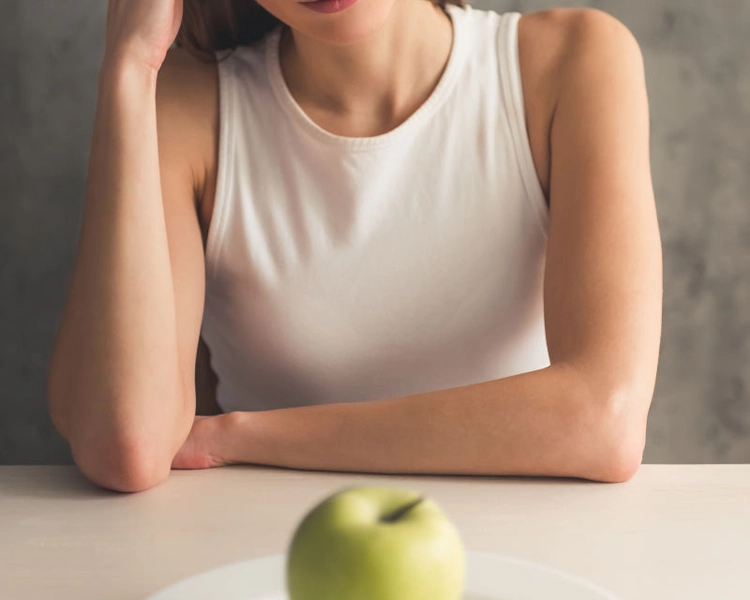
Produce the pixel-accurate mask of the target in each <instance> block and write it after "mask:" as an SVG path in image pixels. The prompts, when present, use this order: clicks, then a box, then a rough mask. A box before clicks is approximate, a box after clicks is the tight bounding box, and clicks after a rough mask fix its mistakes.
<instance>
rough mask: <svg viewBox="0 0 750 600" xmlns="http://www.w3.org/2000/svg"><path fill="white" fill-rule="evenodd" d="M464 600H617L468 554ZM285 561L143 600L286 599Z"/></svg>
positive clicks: (559, 577) (566, 578) (575, 582)
mask: <svg viewBox="0 0 750 600" xmlns="http://www.w3.org/2000/svg"><path fill="white" fill-rule="evenodd" d="M466 558H467V565H466V566H467V572H466V594H465V596H464V600H617V597H616V596H615V595H614V594H612V593H610V592H605V591H604V590H602V589H601V588H598V587H596V586H595V585H594V584H592V583H589V582H587V581H585V580H583V579H580V578H577V577H573V576H571V575H567V574H565V573H562V572H560V571H556V570H554V569H549V568H546V567H543V566H541V565H538V564H535V563H532V562H528V561H524V560H518V559H515V558H508V557H505V556H497V555H495V554H487V553H483V552H467V553H466ZM285 564H286V556H285V555H283V554H278V555H275V556H267V557H264V558H257V559H254V560H246V561H243V562H239V563H234V564H231V565H227V566H226V567H220V568H218V569H214V570H212V571H208V572H206V573H201V574H200V575H195V576H193V577H190V578H188V579H184V580H183V581H180V582H178V583H175V584H174V585H171V586H169V587H168V588H167V589H165V590H162V591H161V592H158V593H156V594H154V595H153V596H150V597H149V598H148V599H147V600H288V599H287V595H286V592H285V591H284V589H285V584H284V568H285Z"/></svg>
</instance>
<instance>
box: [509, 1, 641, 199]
mask: <svg viewBox="0 0 750 600" xmlns="http://www.w3.org/2000/svg"><path fill="white" fill-rule="evenodd" d="M518 47H519V61H520V67H521V77H522V82H523V93H524V103H525V107H526V120H527V128H528V133H529V141H530V145H531V151H532V155H533V157H534V162H535V165H536V169H537V174H538V176H539V180H540V183H541V185H542V188H543V189H544V191H545V195H547V197H548V198H549V184H550V169H551V156H550V131H551V129H552V122H553V119H554V115H555V112H556V110H557V107H558V103H559V101H560V97H561V95H562V94H563V93H564V92H565V91H566V90H570V89H573V90H575V89H578V90H580V89H581V87H582V86H583V87H585V88H586V89H589V90H591V91H592V92H594V93H596V92H597V90H604V89H606V87H607V85H606V84H607V83H608V82H609V81H610V80H611V79H612V76H613V75H615V74H617V77H620V78H621V77H622V75H623V74H625V75H626V77H627V78H628V79H629V80H630V82H631V84H632V85H643V87H645V83H643V59H642V55H641V51H640V48H639V45H638V42H637V41H636V39H635V36H633V34H632V33H631V32H630V30H629V29H628V28H627V27H626V26H625V25H624V24H623V23H622V22H620V21H619V20H618V19H616V18H615V17H613V16H611V15H609V14H608V13H605V12H603V11H600V10H597V9H591V8H557V9H552V10H544V11H538V12H533V13H528V14H525V15H524V16H523V17H522V18H521V20H520V22H519V25H518Z"/></svg>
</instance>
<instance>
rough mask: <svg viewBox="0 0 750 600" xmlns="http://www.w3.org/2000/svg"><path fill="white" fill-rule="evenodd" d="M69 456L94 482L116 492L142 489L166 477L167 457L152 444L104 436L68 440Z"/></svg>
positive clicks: (148, 487) (169, 464)
mask: <svg viewBox="0 0 750 600" xmlns="http://www.w3.org/2000/svg"><path fill="white" fill-rule="evenodd" d="M71 449H72V451H73V459H74V461H75V463H76V465H77V466H78V468H79V469H80V471H81V472H82V473H83V474H84V475H85V476H86V477H87V478H88V479H89V480H90V481H92V482H93V483H95V484H96V485H98V486H100V487H103V488H106V489H109V490H113V491H116V492H142V491H145V490H148V489H150V488H153V487H155V486H157V485H159V484H160V483H162V482H163V481H165V480H166V479H167V477H168V476H169V473H170V469H171V459H169V458H168V457H166V456H164V453H163V452H161V451H159V450H155V449H153V444H147V443H143V442H139V441H137V440H131V441H120V442H118V441H114V440H106V441H101V442H100V443H88V444H80V445H76V444H75V443H71Z"/></svg>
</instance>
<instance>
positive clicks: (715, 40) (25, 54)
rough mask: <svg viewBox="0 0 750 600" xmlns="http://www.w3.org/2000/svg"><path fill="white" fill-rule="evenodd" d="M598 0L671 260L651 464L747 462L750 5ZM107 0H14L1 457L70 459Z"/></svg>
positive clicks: (2, 258)
mask: <svg viewBox="0 0 750 600" xmlns="http://www.w3.org/2000/svg"><path fill="white" fill-rule="evenodd" d="M555 5H557V6H561V5H567V6H574V5H577V6H591V7H595V8H600V9H603V10H605V11H607V12H610V13H611V14H614V15H615V16H617V17H618V18H620V19H621V20H622V21H623V22H624V23H625V24H626V25H628V26H629V27H630V28H631V30H632V31H633V32H634V33H635V35H636V37H637V38H638V39H639V41H640V43H641V46H642V48H643V52H644V55H645V60H646V68H647V75H648V85H649V95H650V99H651V113H652V140H653V141H652V165H653V172H654V179H655V186H656V194H657V202H658V213H659V220H660V225H661V231H662V238H663V245H664V258H665V299H664V334H663V343H662V352H661V362H660V371H659V378H658V383H657V387H656V393H655V397H654V404H653V408H652V411H651V417H650V422H649V436H648V445H647V450H646V457H645V460H646V461H647V462H675V463H683V462H750V205H749V204H748V195H747V190H748V189H750V168H748V167H750V164H749V161H750V135H748V127H750V45H749V44H748V43H747V38H746V34H747V25H748V23H750V3H749V2H747V1H746V0H722V1H721V2H715V3H713V2H711V3H709V2H704V1H703V0H630V1H629V2H622V1H615V0H599V1H597V0H589V1H588V2H583V3H574V2H547V1H545V0H527V1H507V2H504V1H502V0H496V1H492V0H483V1H480V0H477V2H476V3H475V6H476V7H478V8H493V9H495V10H498V11H504V10H519V11H524V12H528V11H533V10H539V9H544V8H550V7H552V6H555ZM105 14H106V2H101V1H100V2H92V1H90V0H71V1H69V2H56V1H54V0H0V184H1V188H0V189H2V190H3V198H2V201H0V302H1V305H0V308H1V309H0V382H1V383H2V387H0V464H8V463H66V462H69V461H70V453H69V450H68V448H67V444H65V442H64V441H63V440H62V439H61V438H59V437H58V435H57V434H56V433H55V431H54V429H53V427H52V425H51V423H50V421H49V419H48V417H47V414H46V400H45V373H46V366H47V361H48V357H49V352H50V346H51V342H52V336H53V333H54V329H55V326H56V322H57V318H58V314H59V311H60V308H61V305H62V302H63V296H64V292H65V287H66V285H67V278H68V273H69V269H70V266H71V264H72V260H73V253H74V249H75V241H76V236H77V233H78V229H79V223H80V218H81V210H82V203H83V194H84V185H85V172H86V165H87V161H88V145H89V141H90V135H91V128H92V121H93V111H94V107H95V101H96V77H97V72H98V68H99V61H100V59H101V52H102V49H103V31H104V30H103V24H104V18H105Z"/></svg>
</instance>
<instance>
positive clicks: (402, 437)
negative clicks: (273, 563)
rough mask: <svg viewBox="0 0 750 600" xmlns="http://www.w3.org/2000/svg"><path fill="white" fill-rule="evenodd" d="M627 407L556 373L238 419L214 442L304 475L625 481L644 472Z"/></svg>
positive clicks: (231, 454) (237, 456) (239, 457)
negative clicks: (633, 473)
mask: <svg viewBox="0 0 750 600" xmlns="http://www.w3.org/2000/svg"><path fill="white" fill-rule="evenodd" d="M621 408H622V407H617V406H615V404H614V399H612V398H609V397H606V395H604V394H603V395H602V396H601V397H595V396H593V395H592V393H591V389H590V387H589V386H587V385H586V384H585V383H584V382H583V381H582V380H581V378H580V377H579V376H578V375H577V374H576V373H575V372H573V371H571V370H569V369H562V368H557V367H549V368H547V369H543V370H541V371H535V372H532V373H526V374H523V375H518V376H514V377H509V378H506V379H499V380H495V381H490V382H486V383H480V384H476V385H471V386H466V387H461V388H455V389H450V390H441V391H436V392H429V393H425V394H418V395H414V396H409V397H404V398H397V399H392V400H384V401H376V402H365V403H347V404H330V405H319V406H310V407H301V408H291V409H282V410H273V411H266V412H256V413H241V412H240V413H230V414H228V415H225V417H223V418H224V424H223V426H222V427H221V431H220V433H217V442H216V443H217V444H219V445H221V446H222V450H221V451H220V452H221V453H222V455H223V456H225V457H226V458H227V459H228V460H229V462H248V463H257V464H266V465H273V466H280V467H289V468H298V469H313V470H332V471H353V472H371V473H391V474H396V473H401V474H418V473H419V474H467V475H468V474H472V475H539V476H558V477H583V478H588V479H595V480H602V481H618V480H623V479H627V478H628V477H629V476H630V475H631V473H629V471H631V470H632V469H633V467H634V466H635V468H637V464H639V463H640V455H639V454H638V452H639V451H638V441H637V440H631V439H630V435H629V430H630V427H629V425H628V423H627V421H628V419H629V418H630V416H629V415H628V414H627V410H620V409H621ZM640 451H641V452H642V446H640ZM636 462H637V464H635V463H636Z"/></svg>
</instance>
